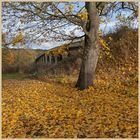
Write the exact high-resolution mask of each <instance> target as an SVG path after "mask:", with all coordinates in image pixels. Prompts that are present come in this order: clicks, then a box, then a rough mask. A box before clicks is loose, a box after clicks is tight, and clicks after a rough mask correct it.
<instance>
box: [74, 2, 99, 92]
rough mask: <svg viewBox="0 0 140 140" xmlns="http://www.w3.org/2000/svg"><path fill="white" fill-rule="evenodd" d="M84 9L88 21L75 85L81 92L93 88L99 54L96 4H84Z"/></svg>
mask: <svg viewBox="0 0 140 140" xmlns="http://www.w3.org/2000/svg"><path fill="white" fill-rule="evenodd" d="M86 9H87V12H88V21H87V23H86V31H87V33H86V34H85V45H84V50H83V58H82V64H81V69H80V73H79V77H78V81H77V84H76V87H78V88H79V89H81V90H83V89H86V88H88V87H89V86H93V80H94V78H95V69H96V66H97V62H98V54H99V43H98V28H99V16H98V13H97V9H96V3H95V2H86Z"/></svg>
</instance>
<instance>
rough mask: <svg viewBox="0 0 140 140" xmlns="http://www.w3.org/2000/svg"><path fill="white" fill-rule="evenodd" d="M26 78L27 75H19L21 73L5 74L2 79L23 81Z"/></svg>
mask: <svg viewBox="0 0 140 140" xmlns="http://www.w3.org/2000/svg"><path fill="white" fill-rule="evenodd" d="M24 77H25V74H19V73H3V74H2V79H3V80H5V79H23V78H24Z"/></svg>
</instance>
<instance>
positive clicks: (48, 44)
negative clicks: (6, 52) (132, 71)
mask: <svg viewBox="0 0 140 140" xmlns="http://www.w3.org/2000/svg"><path fill="white" fill-rule="evenodd" d="M84 5H85V2H78V6H77V7H75V9H74V11H75V12H77V11H78V10H79V9H80V8H81V7H83V6H84ZM63 7H64V4H60V6H59V8H60V9H63ZM123 14H124V15H125V16H126V17H127V16H128V15H129V14H130V12H128V11H124V12H123ZM114 17H115V15H114V16H113V17H112V18H111V21H110V22H109V23H102V24H100V27H99V28H100V30H102V31H103V33H104V34H107V33H108V32H111V31H113V30H114V29H115V28H116V24H117V21H116V19H115V18H114ZM30 26H33V23H30V24H27V25H24V28H25V27H30ZM133 26H134V27H138V23H137V22H135V23H134V25H133ZM19 27H23V26H22V24H21V23H20V22H19V21H18V19H17V24H16V25H15V27H14V28H15V29H16V28H19ZM74 28H75V26H70V27H67V28H66V29H65V31H66V33H67V34H70V31H72V30H73V29H74ZM3 31H4V28H3ZM75 34H76V35H77V36H81V35H83V32H81V31H80V30H79V31H78V30H76V31H75ZM64 43H66V42H55V41H49V42H46V43H43V44H41V45H37V44H35V43H31V42H30V43H29V44H30V46H29V47H30V48H33V49H45V50H47V49H50V48H53V47H57V46H59V45H62V44H64ZM25 46H26V45H25ZM11 47H13V46H11ZM15 47H16V46H15Z"/></svg>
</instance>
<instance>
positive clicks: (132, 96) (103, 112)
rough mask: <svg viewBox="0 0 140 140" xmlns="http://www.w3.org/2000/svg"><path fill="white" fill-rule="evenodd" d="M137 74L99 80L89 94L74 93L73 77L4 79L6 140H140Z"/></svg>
mask: <svg viewBox="0 0 140 140" xmlns="http://www.w3.org/2000/svg"><path fill="white" fill-rule="evenodd" d="M132 69H133V68H131V67H130V68H128V67H127V69H124V68H122V69H120V70H119V73H120V74H118V73H117V74H116V72H115V73H114V74H115V75H114V76H110V79H109V76H108V75H106V76H105V74H104V78H101V76H100V77H98V76H97V79H96V81H95V85H94V87H90V88H89V89H86V90H84V91H79V90H77V89H76V88H74V82H73V81H75V79H72V78H71V79H70V76H63V77H55V78H52V77H50V78H49V79H48V80H46V81H39V80H31V79H23V80H17V79H5V80H3V85H2V86H3V88H2V90H3V93H2V136H3V138H7V137H12V138H13V137H16V138H23V137H24V138H25V137H26V138H34V137H39V138H41V137H44V138H51V137H53V138H73V137H75V138H77V137H78V138H85V137H87V138H91V137H92V138H107V137H111V138H115V137H122V138H126V137H130V138H136V137H138V90H137V83H138V79H137V69H135V70H134V69H133V71H132ZM99 73H100V72H99ZM125 74H126V75H127V77H126V76H125ZM100 75H102V74H101V73H100ZM117 75H118V76H117ZM120 75H122V77H120ZM124 77H126V78H124Z"/></svg>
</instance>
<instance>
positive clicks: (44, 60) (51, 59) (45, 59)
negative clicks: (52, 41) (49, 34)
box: [35, 41, 83, 68]
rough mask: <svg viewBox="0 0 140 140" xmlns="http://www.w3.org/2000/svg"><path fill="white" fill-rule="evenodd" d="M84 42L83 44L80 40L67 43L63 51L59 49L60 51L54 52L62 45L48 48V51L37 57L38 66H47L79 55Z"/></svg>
mask: <svg viewBox="0 0 140 140" xmlns="http://www.w3.org/2000/svg"><path fill="white" fill-rule="evenodd" d="M82 44H83V42H82V41H78V42H74V43H71V44H68V45H65V47H63V53H59V51H58V53H54V52H57V50H59V48H61V46H59V47H56V48H53V49H50V50H47V51H46V52H44V53H43V54H41V55H40V56H38V57H37V58H36V59H35V64H36V67H37V68H38V67H41V66H43V65H47V66H51V65H56V64H58V62H60V61H62V60H64V59H66V58H68V57H72V56H77V55H78V54H79V53H80V51H81V48H82V46H83V45H82Z"/></svg>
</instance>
